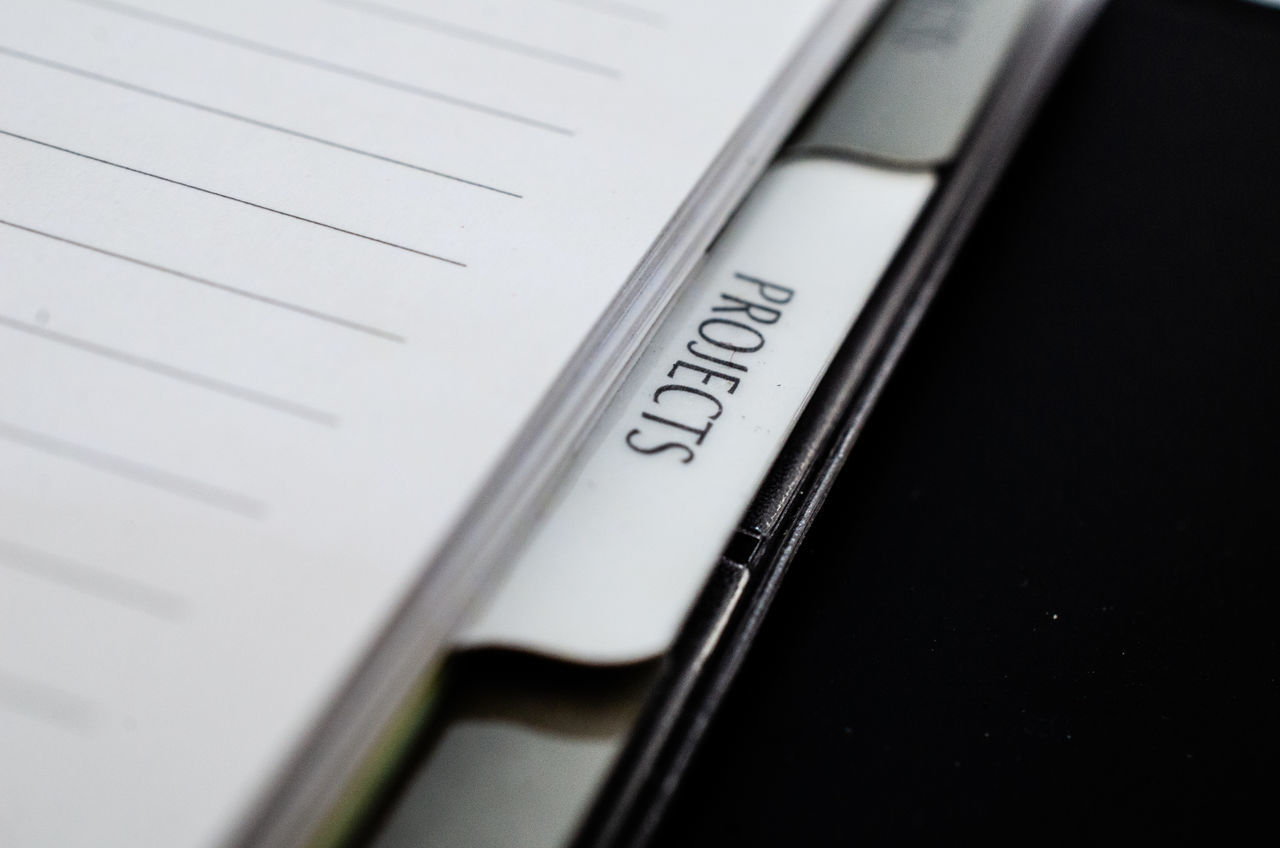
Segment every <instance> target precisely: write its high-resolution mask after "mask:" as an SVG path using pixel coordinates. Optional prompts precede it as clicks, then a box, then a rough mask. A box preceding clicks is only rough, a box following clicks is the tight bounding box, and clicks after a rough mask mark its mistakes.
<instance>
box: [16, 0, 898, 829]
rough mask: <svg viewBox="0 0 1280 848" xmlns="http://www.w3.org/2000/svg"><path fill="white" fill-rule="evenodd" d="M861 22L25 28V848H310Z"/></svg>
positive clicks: (683, 8)
mask: <svg viewBox="0 0 1280 848" xmlns="http://www.w3.org/2000/svg"><path fill="white" fill-rule="evenodd" d="M877 5H878V4H876V3H874V2H869V0H849V2H826V0H795V2H789V3H786V4H779V3H772V2H768V0H749V2H745V1H744V0H738V2H729V0H704V2H699V3H693V4H683V3H676V2H673V1H672V0H635V2H621V0H495V2H491V3H486V4H475V3H470V2H465V0H429V1H428V0H379V2H372V1H371V2H365V0H276V2H272V3H254V2H248V0H238V2H226V3H219V4H204V3H197V2H194V0H130V1H129V2H115V0H11V1H7V2H6V3H5V9H4V20H5V26H4V27H3V29H2V31H0V79H2V80H3V84H0V273H2V276H0V280H2V281H3V282H2V284H0V372H2V373H3V375H4V384H5V391H4V392H3V393H0V469H3V470H2V471H0V633H2V634H3V635H2V637H0V740H3V741H2V743H0V749H2V750H3V751H4V752H5V753H4V757H3V763H2V764H0V795H2V796H3V797H4V799H5V801H4V803H3V805H2V806H0V841H2V842H3V843H4V844H7V845H35V846H38V845H56V846H78V845H94V846H109V845H122V846H124V845H128V846H136V845H165V846H175V848H179V847H180V846H212V845H223V844H266V843H270V844H304V843H305V842H307V841H308V840H310V839H312V838H313V837H314V835H315V833H316V828H317V827H318V826H319V823H320V822H321V820H322V819H323V818H324V817H325V815H326V814H327V813H328V811H329V810H330V809H331V808H332V807H333V806H334V804H335V803H336V802H337V800H339V799H340V798H341V797H343V793H344V792H346V791H347V790H348V788H349V786H350V784H351V783H352V781H353V780H356V779H358V777H359V774H360V771H361V769H362V768H363V767H364V764H365V763H366V762H367V761H368V758H369V756H370V754H371V753H372V752H373V750H374V749H375V748H376V746H377V744H378V742H379V741H380V738H381V737H380V734H381V733H383V732H384V730H385V728H386V727H387V726H388V724H389V723H390V722H391V721H392V719H393V718H394V716H395V714H396V711H397V710H398V709H400V708H402V707H403V706H404V704H405V703H406V702H407V700H408V699H410V698H411V695H412V694H413V692H414V691H415V686H419V685H420V684H421V682H422V681H423V680H424V679H427V678H425V677H424V675H428V674H429V671H430V668H431V666H432V663H433V662H434V661H435V660H436V659H438V657H439V656H440V655H441V653H442V652H443V650H444V649H445V648H446V646H447V644H448V638H449V634H450V633H451V632H452V631H453V629H454V627H455V626H456V624H457V623H458V621H459V620H460V619H461V618H462V616H463V615H464V614H465V612H466V610H467V608H468V606H469V604H470V603H471V602H472V601H474V599H475V598H477V597H480V596H481V595H482V594H483V590H484V589H485V588H486V586H488V585H490V583H491V581H492V580H494V579H495V575H496V574H499V573H500V571H501V567H502V565H503V563H504V562H505V561H507V560H509V558H510V553H511V552H512V551H513V550H516V549H518V547H519V542H520V540H521V538H522V537H523V536H524V535H525V534H526V533H527V532H528V529H529V528H530V527H531V526H533V524H534V523H535V522H536V519H537V516H538V513H539V510H540V508H541V507H542V506H543V505H544V504H545V502H546V499H547V498H548V496H549V495H548V493H549V492H550V491H552V489H553V487H554V483H555V482H556V480H557V475H558V474H560V473H561V470H562V469H563V468H564V466H565V463H566V460H567V459H568V458H569V457H570V456H571V455H572V454H573V452H574V451H575V450H576V449H577V447H578V445H579V442H580V439H581V436H582V434H583V433H584V432H585V431H586V430H587V428H588V427H589V425H590V424H591V422H592V421H593V420H594V418H595V417H596V416H597V415H598V413H599V410H600V408H601V406H602V404H603V403H604V401H605V400H607V399H608V397H609V396H610V394H611V392H612V391H613V390H614V388H615V387H616V386H617V385H618V384H619V382H620V380H621V379H622V377H623V375H624V374H625V372H626V370H627V367H628V365H629V363H631V362H632V361H633V360H634V359H635V357H636V355H637V353H638V351H639V349H640V348H641V346H642V345H643V343H644V341H645V339H646V337H647V335H648V333H649V332H650V331H651V330H652V328H653V326H654V324H655V322H656V320H657V319H658V317H659V316H660V314H661V312H662V310H663V309H664V308H665V307H666V306H667V304H668V303H670V302H671V300H672V299H673V297H674V296H675V294H676V293H677V291H678V290H679V285H680V282H681V280H682V279H683V277H684V275H685V274H686V273H687V271H688V270H689V268H691V267H692V266H693V264H694V263H695V262H696V260H697V259H698V257H699V256H700V255H701V254H702V252H703V251H704V250H705V248H706V247H707V245H708V243H709V242H710V240H711V238H712V237H713V236H714V234H715V233H716V232H717V230H718V229H719V227H720V226H721V225H722V224H723V222H724V220H725V219H726V217H727V216H728V214H729V212H730V211H731V210H732V208H733V206H734V204H735V203H736V202H737V200H738V199H739V198H740V197H741V196H742V194H743V193H744V192H745V191H746V189H747V188H748V186H749V185H750V183H751V181H752V179H753V178H754V177H755V176H756V175H757V174H758V172H759V171H760V169H761V168H762V167H763V165H764V164H765V162H766V161H767V159H768V157H769V154H770V153H771V151H772V150H773V149H774V148H776V146H777V145H778V143H779V142H780V140H781V138H782V136H783V135H784V134H785V132H786V131H787V130H788V128H789V127H790V126H791V124H792V123H793V122H794V120H795V118H796V117H797V115H798V114H799V113H800V111H801V110H802V109H803V108H804V106H805V104H806V103H807V101H808V100H809V99H810V97H811V96H812V95H813V93H814V92H815V91H816V89H817V88H818V87H819V86H820V85H821V83H822V81H823V80H824V79H825V77H826V76H827V74H828V73H829V72H830V70H831V69H832V67H833V66H834V64H835V63H836V62H837V61H838V60H839V58H840V56H841V55H842V54H843V52H844V51H845V50H846V49H847V48H848V46H849V45H850V43H852V41H853V39H854V38H856V36H857V34H858V33H859V32H860V31H861V28H862V26H863V25H864V24H865V23H866V22H867V21H868V20H869V18H870V17H871V15H872V14H873V13H874V11H875V8H876V6H877Z"/></svg>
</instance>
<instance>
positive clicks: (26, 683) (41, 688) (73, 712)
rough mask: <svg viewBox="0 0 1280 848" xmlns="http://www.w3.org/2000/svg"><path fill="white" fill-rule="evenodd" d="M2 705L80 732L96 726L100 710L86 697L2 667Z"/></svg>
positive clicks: (0, 682) (13, 711) (0, 698)
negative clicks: (3, 669) (5, 670)
mask: <svg viewBox="0 0 1280 848" xmlns="http://www.w3.org/2000/svg"><path fill="white" fill-rule="evenodd" d="M0 707H3V708H4V709H5V710H6V711H8V712H10V713H17V714H19V715H24V716H26V717H27V718H34V719H38V720H40V721H44V722H47V723H49V724H55V725H58V726H60V727H62V728H64V729H66V730H74V731H77V732H80V733H84V732H87V731H89V730H92V729H93V725H94V724H95V718H96V717H97V713H98V711H97V709H96V708H95V707H94V705H93V704H92V703H91V702H90V701H87V700H85V699H84V698H81V697H79V696H77V695H72V694H70V693H69V692H63V691H62V690H61V689H55V688H53V687H52V686H48V685H46V684H44V683H37V682H35V681H34V680H28V679H26V678H22V677H16V676H14V675H12V674H6V673H5V672H3V671H0Z"/></svg>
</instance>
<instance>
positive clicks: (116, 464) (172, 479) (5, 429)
mask: <svg viewBox="0 0 1280 848" xmlns="http://www.w3.org/2000/svg"><path fill="white" fill-rule="evenodd" d="M0 439H4V440H5V441H8V442H12V443H13V444H16V445H21V446H23V447H25V448H30V449H31V450H35V451H40V452H41V453H45V454H48V455H49V456H54V457H57V458H58V459H63V460H66V461H68V462H73V463H75V464H77V465H82V466H84V467H85V468H90V469H93V470H94V471H101V472H103V473H105V474H111V475H113V476H116V477H120V478H123V479H125V480H129V481H131V482H134V483H139V484H142V485H144V486H149V487H151V488H153V489H158V490H160V491H163V492H166V493H168V494H171V495H176V496H178V497H183V498H187V499H188V500H192V501H196V502H197V503H201V504H204V505H205V506H210V507H215V508H217V509H222V510H225V511H226V512H230V513H234V514H236V515H239V516H242V517H244V518H254V519H261V518H263V517H265V515H266V512H267V508H266V504H264V503H263V502H262V501H260V500H257V499H255V498H251V497H247V496H245V495H241V494H238V493H236V492H232V491H228V490H227V489H223V488H220V487H218V486H211V485H209V484H207V483H202V482H200V481H199V480H193V479H191V478H190V477H184V476H182V475H180V474H173V473H171V472H168V471H164V470H162V469H159V468H154V467H152V466H150V465H143V464H142V463H140V462H134V461H133V460H130V459H125V458H124V457H120V456H115V455H114V454H109V453H105V452H103V451H99V450H95V449H93V448H90V447H86V446H84V445H78V444H75V443H74V442H68V441H64V440H62V439H57V438H54V437H53V436H47V435H45V434H43V433H37V432H35V431H33V430H27V429H26V428H23V427H18V426H15V425H13V424H9V423H7V422H4V421H0Z"/></svg>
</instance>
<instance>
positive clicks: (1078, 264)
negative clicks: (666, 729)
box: [655, 0, 1280, 846]
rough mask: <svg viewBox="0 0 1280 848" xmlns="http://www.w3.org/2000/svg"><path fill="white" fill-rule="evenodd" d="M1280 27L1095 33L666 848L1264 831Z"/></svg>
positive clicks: (912, 367)
mask: <svg viewBox="0 0 1280 848" xmlns="http://www.w3.org/2000/svg"><path fill="white" fill-rule="evenodd" d="M1278 445H1280V10H1275V9H1268V8H1264V7H1261V6H1254V5H1251V4H1246V3H1239V2H1236V3H1232V2H1208V0H1199V1H1196V0H1115V2H1114V3H1112V4H1111V5H1110V6H1109V7H1108V8H1107V9H1106V10H1105V11H1104V13H1103V15H1102V16H1101V18H1100V19H1099V21H1098V23H1097V25H1096V26H1095V28H1094V30H1093V31H1092V32H1091V34H1090V35H1089V37H1088V38H1087V40H1086V41H1085V43H1084V44H1083V46H1082V49H1081V50H1080V52H1079V53H1078V54H1077V56H1076V57H1075V59H1074V60H1073V62H1072V63H1071V65H1070V66H1069V67H1068V69H1067V71H1066V73H1065V74H1064V76H1063V78H1062V81H1061V83H1060V85H1059V86H1058V88H1057V90H1056V91H1055V93H1054V94H1053V95H1052V96H1051V98H1050V99H1049V101H1048V102H1047V103H1046V105H1045V108H1044V110H1043V112H1042V113H1041V115H1040V117H1039V118H1038V119H1037V121H1036V123H1035V125H1034V127H1033V129H1032V131H1031V133H1030V135H1029V136H1028V138H1027V141H1026V143H1025V145H1024V147H1023V149H1022V150H1021V152H1020V153H1019V155H1018V156H1017V158H1016V159H1015V160H1014V162H1013V164H1012V165H1011V167H1010V170H1009V172H1008V174H1007V177H1006V179H1005V180H1004V182H1003V183H1002V185H1001V187H1000V188H999V189H998V191H997V193H996V194H995V196H994V197H993V199H992V201H991V204H990V206H989V207H988V209H987V211H986V212H985V213H984V216H983V218H982V220H981V221H980V223H979V225H978V227H977V228H976V230H975V231H974V234H973V236H972V238H971V240H970V242H969V244H968V245H967V246H966V248H965V250H964V251H963V253H962V255H961V256H960V258H959V260H958V262H957V264H956V265H955V267H954V269H953V271H952V273H951V274H950V276H949V278H948V280H947V281H946V283H945V285H944V287H943V289H942V291H941V294H940V295H939V297H938V299H937V301H936V302H935V304H934V308H933V309H932V310H931V312H930V314H929V316H928V317H927V318H926V321H925V323H924V324H923V326H922V327H921V329H920V331H919V333H918V335H917V337H916V340H915V342H914V343H913V345H912V347H911V349H910V350H909V351H908V353H907V355H906V356H905V358H904V360H903V361H902V363H901V365H900V367H899V370H898V371H897V373H896V374H895V375H894V377H893V379H892V382H891V384H890V386H889V388H888V389H887V391H886V393H885V395H884V397H883V399H882V401H881V403H880V405H879V407H878V408H877V409H876V411H875V413H874V414H873V416H872V418H871V421H870V423H869V425H868V427H867V429H866V431H865V432H864V434H863V436H862V438H861V440H860V442H859V443H858V445H857V446H856V448H855V450H854V453H853V456H852V458H851V460H850V462H849V464H848V465H847V466H846V469H845V471H844V473H843V475H842V478H841V480H840V482H839V483H838V484H837V487H836V489H835V491H834V493H833V494H832V497H831V499H830V500H829V501H828V503H827V505H826V507H825V509H824V512H823V515H822V517H821V518H820V520H819V522H818V524H817V525H816V526H815V528H814V530H813V532H812V533H811V535H810V537H809V539H808V541H807V542H806V545H805V549H804V551H803V553H802V554H801V555H800V557H799V558H798V559H797V561H796V562H795V563H794V565H793V566H792V569H791V572H790V574H789V575H788V578H787V581H786V582H785V583H784V585H783V588H782V591H781V593H780V595H779V597H778V599H777V602H776V604H775V606H774V607H773V609H772V611H771V613H770V616H769V618H768V619H767V620H766V622H765V625H764V628H763V630H762V632H761V634H760V638H759V640H758V642H757V643H756V645H755V646H754V648H753V650H752V653H751V655H750V656H749V658H748V660H747V662H746V665H745V667H744V669H743V671H742V673H741V676H740V677H739V679H738V680H737V681H736V683H735V684H734V686H733V688H732V690H731V691H730V693H729V695H728V697H727V699H726V701H725V703H724V705H723V708H722V710H721V712H720V713H719V715H718V717H717V720H716V722H715V723H714V724H713V726H712V728H711V731H710V733H709V735H708V737H707V739H706V742H705V744H704V745H703V747H702V749H701V750H700V752H699V754H698V756H697V757H696V758H695V760H694V762H693V765H692V767H691V769H690V771H689V773H688V775H687V779H686V781H685V782H684V784H683V785H682V788H681V790H680V791H679V793H678V794H677V796H676V798H675V801H674V803H673V805H672V808H671V809H670V812H669V815H668V816H667V818H666V821H665V822H664V824H663V827H662V829H661V831H660V832H659V834H658V838H657V840H656V843H655V844H657V845H683V844H702V845H729V844H735V845H771V846H772V845H833V844H850V843H853V842H855V841H861V842H865V841H875V842H880V841H903V840H923V841H948V842H956V841H959V842H977V841H982V840H986V839H992V838H997V837H1012V838H1020V839H1034V840H1035V841H1037V842H1045V841H1048V842H1050V843H1060V842H1069V841H1070V842H1074V841H1078V840H1081V839H1089V840H1096V841H1112V840H1113V839H1116V838H1118V837H1122V836H1127V837H1142V838H1143V841H1144V842H1147V841H1154V840H1156V839H1161V840H1163V841H1174V842H1186V841H1197V838H1198V837H1206V836H1208V835H1210V834H1221V833H1223V832H1224V831H1226V830H1230V829H1233V828H1237V827H1242V826H1244V825H1246V824H1258V825H1261V826H1263V827H1264V828H1265V831H1264V832H1271V831H1274V829H1275V825H1274V815H1275V814H1274V812H1273V810H1272V807H1273V806H1274V804H1275V798H1276V791H1275V786H1276V782H1277V781H1276V778H1275V773H1276V768H1277V765H1278V764H1280V758H1278V757H1277V750H1278V745H1277V740H1278V739H1280V735H1278V734H1277V732H1276V727H1275V724H1276V721H1277V720H1280V697H1278V695H1280V682H1278V679H1277V678H1278V676H1280V663H1278V662H1277V660H1278V656H1277V636H1276V632H1277V625H1276V620H1277V604H1278V602H1280V597H1278V595H1277V593H1276V592H1275V591H1274V590H1273V584H1274V582H1275V581H1274V579H1273V576H1272V575H1273V573H1274V572H1275V570H1276V568H1277V566H1278V565H1280V447H1278Z"/></svg>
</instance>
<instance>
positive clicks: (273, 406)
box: [0, 315, 338, 427]
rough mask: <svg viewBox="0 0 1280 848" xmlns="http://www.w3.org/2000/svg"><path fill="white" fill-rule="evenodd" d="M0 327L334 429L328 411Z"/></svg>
mask: <svg viewBox="0 0 1280 848" xmlns="http://www.w3.org/2000/svg"><path fill="white" fill-rule="evenodd" d="M0 327H4V328H6V329H9V330H13V331H14V332H18V333H25V334H26V335H28V336H33V337H35V338H38V339H42V340H44V341H47V342H52V343H54V344H59V345H63V346H64V347H69V348H74V349H75V350H79V351H82V352H84V353H89V354H92V355H94V356H99V357H101V358H103V359H109V360H111V361H113V362H118V363H120V364H121V365H128V366H129V367H131V368H137V369H139V370H142V371H148V372H150V373H152V374H156V375H158V376H161V377H167V378H168V379H170V380H177V381H179V382H182V383H186V384H188V385H191V386H196V387H197V388H201V389H207V390H208V391H211V392H216V393H217V394H221V395H226V396H227V397H230V398H235V399H236V400H242V401H245V402H246V403H252V404H256V405H257V406H261V407H263V408H265V409H270V410H272V411H274V412H280V413H283V414H285V415H291V416H293V417H294V418H301V419H303V420H305V421H311V422H313V423H315V424H323V425H325V426H327V427H336V426H338V416H336V415H334V414H333V413H331V412H325V411H323V410H319V409H314V408H312V407H309V406H304V405H303V404H300V403H295V402H293V401H291V400H287V399H285V398H281V397H277V396H275V395H270V394H267V393H266V392H260V391H257V390H255V389H249V388H245V387H244V386H238V385H236V384H235V383H228V382H225V381H223V380H218V379H216V378H214V377H207V376H205V375H204V374H198V373H196V372H195V371H187V370H185V369H183V368H177V367H174V366H172V365H169V364H167V363H164V362H160V361H158V360H155V359H148V358H146V357H142V356H137V355H135V354H132V353H128V352H127V351H123V350H118V349H117V348H113V347H108V346H106V345H103V344H98V343H97V342H91V341H89V340H87V339H82V338H78V337H76V336H71V335H67V334H66V333H59V332H56V331H54V330H50V329H48V328H46V327H37V326H35V325H33V324H27V323H25V322H23V321H16V320H14V319H13V318H10V317H8V316H7V315H0Z"/></svg>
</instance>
